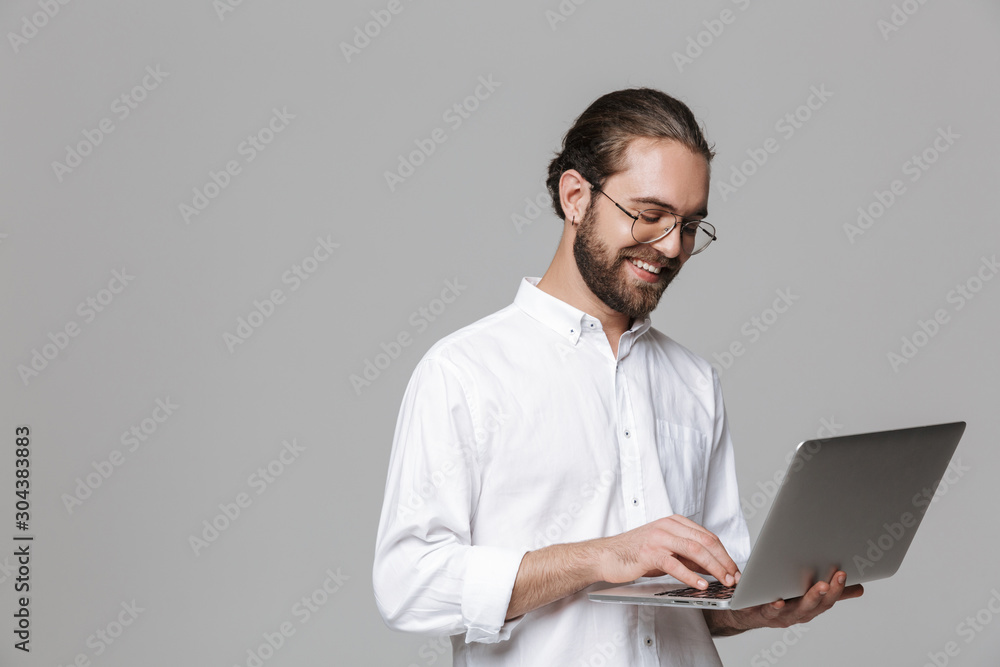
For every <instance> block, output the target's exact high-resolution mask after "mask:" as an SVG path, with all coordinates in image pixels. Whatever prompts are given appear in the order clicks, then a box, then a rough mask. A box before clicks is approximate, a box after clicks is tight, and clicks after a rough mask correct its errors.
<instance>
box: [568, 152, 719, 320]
mask: <svg viewBox="0 0 1000 667" xmlns="http://www.w3.org/2000/svg"><path fill="white" fill-rule="evenodd" d="M626 158H627V159H626V169H625V170H624V171H622V172H619V173H617V174H615V175H614V176H611V177H609V178H608V179H607V180H606V182H605V184H604V187H603V188H602V189H603V190H604V192H606V193H607V194H608V196H609V197H611V198H612V199H614V200H615V201H616V202H618V203H619V204H621V205H622V207H624V208H625V209H626V210H628V211H629V212H630V213H632V214H633V215H635V214H636V213H638V211H640V210H643V209H647V208H661V209H666V210H668V211H671V212H673V213H678V214H680V215H682V216H684V217H685V218H691V217H703V216H705V215H707V213H708V211H707V208H708V162H707V161H706V160H705V158H704V157H703V156H701V155H698V154H696V153H693V152H692V151H691V150H690V149H688V148H687V147H686V146H684V145H682V144H680V143H678V142H676V141H672V140H669V139H648V138H640V139H634V140H632V143H631V144H630V145H629V148H628V151H627V153H626ZM573 255H574V257H575V258H576V264H577V268H578V269H579V271H580V274H581V275H582V276H583V280H584V282H585V283H586V284H587V287H588V288H590V291H591V292H593V293H594V295H595V296H596V297H597V298H599V299H600V300H601V301H603V302H604V303H605V305H607V306H608V307H609V308H611V309H612V310H615V311H617V312H619V313H622V314H624V315H627V316H629V317H630V318H633V319H638V318H642V317H645V316H646V315H647V314H649V313H650V312H651V311H652V310H653V309H654V308H656V306H657V304H658V303H659V302H660V297H662V296H663V292H664V291H665V290H666V289H667V285H669V284H670V281H671V280H673V279H674V277H675V276H676V275H677V273H678V272H679V271H680V270H681V266H682V265H683V264H684V262H686V261H687V259H688V257H689V255H688V254H687V253H685V252H684V250H683V248H682V247H681V245H680V229H679V228H675V229H673V230H672V231H671V232H670V234H669V235H667V237H666V238H663V239H660V240H659V241H657V242H656V243H646V244H641V243H637V242H636V241H635V239H633V238H632V219H631V218H629V217H628V216H627V215H625V214H624V213H623V212H622V211H621V210H619V209H618V207H617V206H615V205H614V204H613V203H612V202H611V200H609V199H608V197H605V196H604V195H602V194H599V193H597V192H592V193H591V200H590V205H589V207H588V208H587V212H586V214H585V215H584V217H583V220H581V221H580V226H579V228H578V229H577V232H576V239H575V240H574V242H573ZM634 260H637V261H642V262H646V263H647V264H651V265H653V267H654V270H653V271H652V272H651V271H648V270H646V269H643V268H641V267H639V266H637V265H636V264H635V262H634ZM657 269H659V273H656V270H657Z"/></svg>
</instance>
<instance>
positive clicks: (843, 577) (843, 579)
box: [837, 574, 847, 584]
mask: <svg viewBox="0 0 1000 667" xmlns="http://www.w3.org/2000/svg"><path fill="white" fill-rule="evenodd" d="M846 581H847V575H846V574H842V575H840V576H839V577H837V583H838V584H843V583H844V582H846Z"/></svg>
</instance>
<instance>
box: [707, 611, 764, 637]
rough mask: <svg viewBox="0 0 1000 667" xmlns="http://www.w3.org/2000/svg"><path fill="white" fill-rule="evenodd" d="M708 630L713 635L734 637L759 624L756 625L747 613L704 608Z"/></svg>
mask: <svg viewBox="0 0 1000 667" xmlns="http://www.w3.org/2000/svg"><path fill="white" fill-rule="evenodd" d="M702 613H703V614H704V615H705V622H706V623H707V624H708V631H709V632H710V633H711V634H712V636H713V637H732V636H733V635H738V634H741V633H743V632H746V631H747V630H752V629H754V628H756V627H760V626H759V625H754V624H753V623H752V622H751V621H750V619H749V618H747V616H746V614H745V613H742V612H740V611H734V610H732V609H703V610H702Z"/></svg>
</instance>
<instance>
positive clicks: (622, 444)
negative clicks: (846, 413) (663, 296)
mask: <svg viewBox="0 0 1000 667" xmlns="http://www.w3.org/2000/svg"><path fill="white" fill-rule="evenodd" d="M631 343H632V338H631V335H630V333H629V332H626V333H625V334H623V335H622V337H621V339H620V340H619V342H618V359H617V361H616V363H615V406H616V409H617V414H616V417H617V427H618V457H619V458H618V464H619V466H620V467H619V470H620V471H621V483H622V501H623V502H624V503H625V530H632V529H633V528H638V527H639V526H642V525H645V524H646V523H648V519H647V517H646V498H645V495H644V494H643V488H642V460H641V457H640V451H639V438H640V434H639V433H637V432H636V430H635V424H636V419H635V412H634V411H633V409H632V398H631V395H630V393H629V386H628V373H627V372H626V369H627V368H628V351H629V349H630V348H631ZM645 437H650V436H649V434H646V436H645ZM654 611H655V610H654V609H653V608H652V607H646V606H643V605H635V610H634V612H635V615H636V634H635V637H636V639H635V640H634V641H638V642H639V650H638V653H639V655H641V656H642V658H643V659H642V664H644V665H658V664H659V659H658V657H657V650H656V634H655V632H654V629H655V624H654Z"/></svg>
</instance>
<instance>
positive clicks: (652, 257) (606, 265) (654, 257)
mask: <svg viewBox="0 0 1000 667" xmlns="http://www.w3.org/2000/svg"><path fill="white" fill-rule="evenodd" d="M596 223H597V215H596V212H595V210H594V202H593V201H591V202H590V206H588V208H587V212H586V213H585V214H584V216H583V220H581V221H580V228H579V229H578V230H577V232H576V239H575V240H574V241H573V256H574V257H575V258H576V266H577V268H578V269H579V271H580V275H581V276H583V281H584V282H585V283H586V284H587V287H589V288H590V291H591V292H593V293H594V295H595V296H596V297H597V298H598V299H600V300H601V301H603V302H604V304H605V305H606V306H607V307H608V308H610V309H612V310H614V311H616V312H619V313H622V314H623V315H627V316H629V317H630V318H632V319H642V318H644V317H646V316H647V315H648V314H649V313H651V312H652V311H653V309H654V308H656V306H657V305H658V304H659V303H660V298H661V297H662V296H663V292H665V291H666V289H667V285H669V284H670V282H671V281H672V280H673V279H674V278H675V277H676V276H677V273H678V271H680V270H681V263H680V262H679V261H677V260H676V259H672V258H669V257H665V256H663V255H661V254H660V253H658V252H656V251H655V250H653V249H652V248H650V247H646V246H644V245H643V244H641V243H636V244H635V245H634V246H630V247H628V248H623V249H621V250H619V251H618V252H617V253H616V254H614V255H612V253H611V251H610V250H609V249H608V246H607V245H606V244H605V243H604V242H603V241H602V240H601V239H600V238H598V236H597V230H596V226H597V225H596ZM630 257H633V258H635V259H639V260H643V261H646V262H655V263H656V264H662V265H663V268H662V269H660V273H659V280H657V281H656V282H655V283H647V282H645V281H643V280H640V279H639V278H635V277H632V276H622V269H623V268H624V267H623V266H622V265H623V264H624V263H625V262H627V261H628V259H629V258H630ZM626 270H627V269H626Z"/></svg>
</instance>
